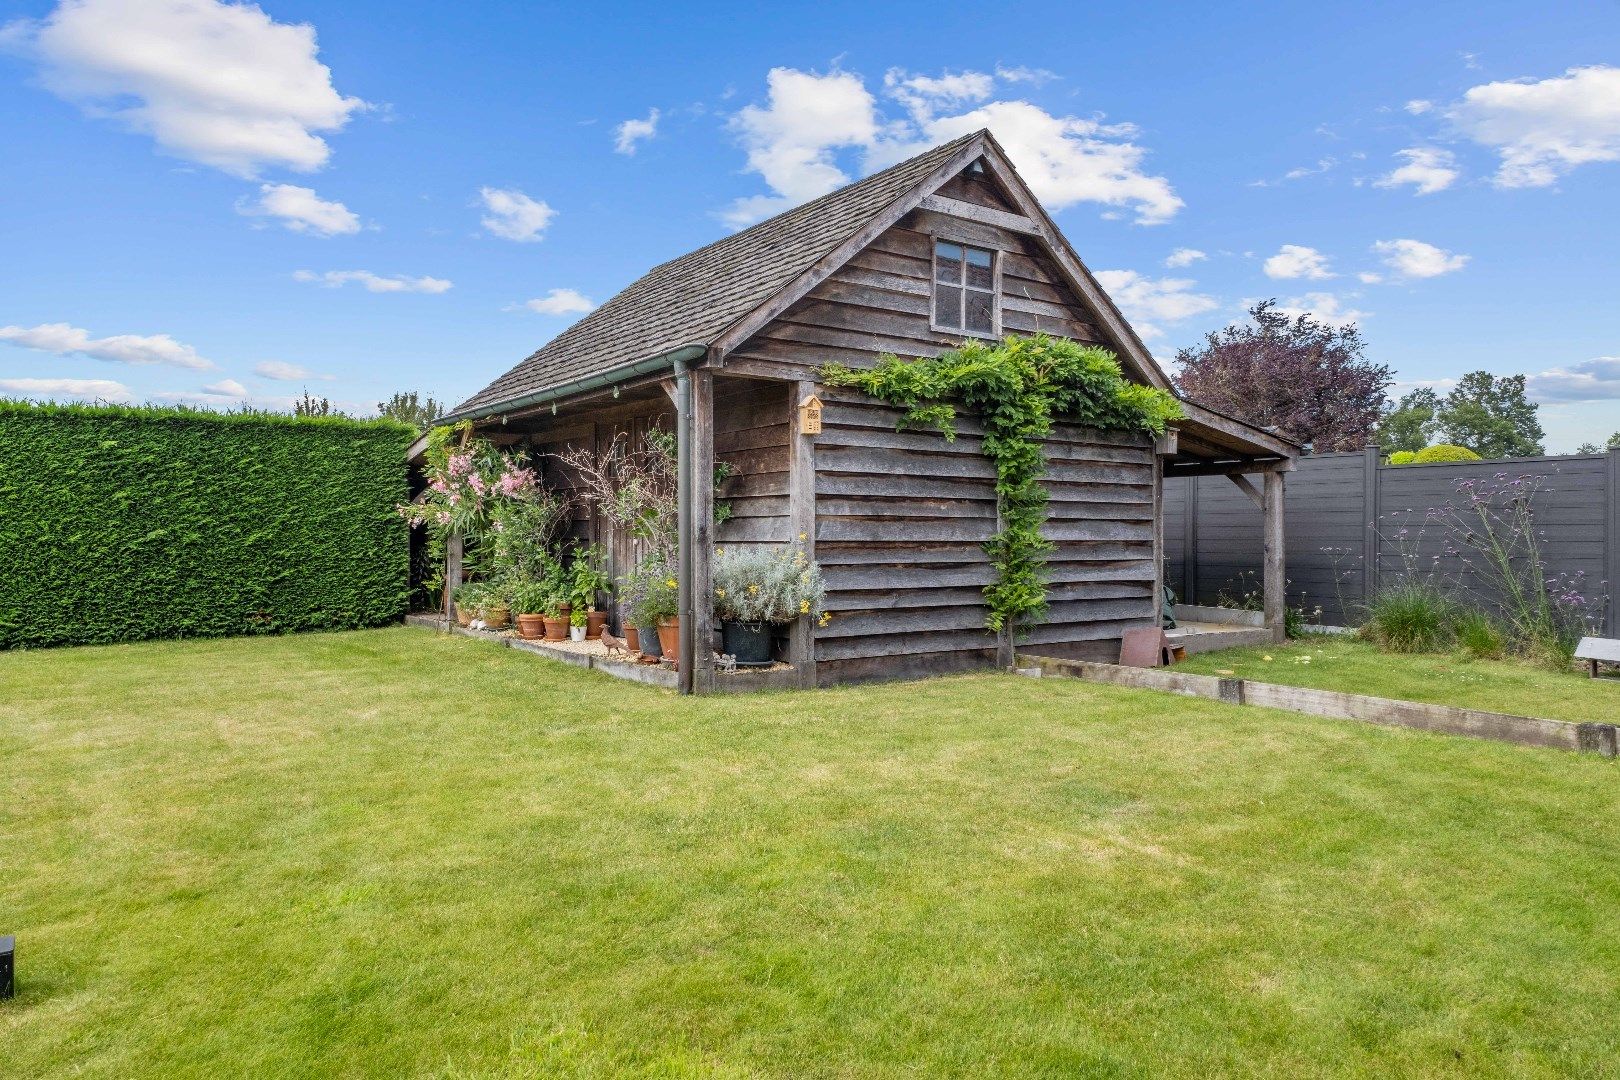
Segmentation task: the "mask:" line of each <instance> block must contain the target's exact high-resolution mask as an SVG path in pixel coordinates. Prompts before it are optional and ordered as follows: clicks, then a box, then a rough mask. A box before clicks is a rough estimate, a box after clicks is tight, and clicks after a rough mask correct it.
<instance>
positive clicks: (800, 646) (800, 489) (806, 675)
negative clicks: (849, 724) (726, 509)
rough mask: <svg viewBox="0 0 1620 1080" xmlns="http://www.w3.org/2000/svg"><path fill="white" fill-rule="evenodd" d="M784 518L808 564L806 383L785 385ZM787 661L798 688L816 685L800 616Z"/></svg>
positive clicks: (811, 475) (812, 632)
mask: <svg viewBox="0 0 1620 1080" xmlns="http://www.w3.org/2000/svg"><path fill="white" fill-rule="evenodd" d="M787 390H788V401H787V408H788V518H789V519H790V525H789V527H790V528H791V529H792V530H793V536H794V538H795V539H797V540H798V542H799V547H800V548H801V549H802V550H803V551H804V557H805V558H806V559H810V560H812V561H814V560H815V557H816V441H815V436H813V435H806V434H805V433H804V432H803V431H802V430H800V429H801V427H802V425H801V423H800V420H801V417H800V415H799V403H800V402H801V401H804V400H805V399H806V398H808V397H810V396H812V395H813V394H815V392H816V384H815V383H813V382H810V381H809V380H801V381H799V382H792V383H788V386H787ZM788 659H789V661H791V662H792V664H793V668H794V670H795V671H796V672H797V673H798V676H799V686H801V687H803V688H805V689H810V688H812V687H814V686H815V685H816V628H815V625H814V623H813V622H812V621H811V619H810V616H808V615H801V616H799V618H798V619H797V620H795V621H794V623H793V626H792V627H791V629H790V630H789V631H788Z"/></svg>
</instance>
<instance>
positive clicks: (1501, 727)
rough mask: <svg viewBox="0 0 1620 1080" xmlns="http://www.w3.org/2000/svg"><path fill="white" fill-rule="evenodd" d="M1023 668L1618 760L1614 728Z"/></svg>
mask: <svg viewBox="0 0 1620 1080" xmlns="http://www.w3.org/2000/svg"><path fill="white" fill-rule="evenodd" d="M1019 663H1020V664H1022V665H1028V666H1033V667H1038V668H1039V669H1040V671H1041V673H1042V674H1043V675H1057V676H1062V677H1066V678H1074V679H1085V680H1088V681H1090V682H1102V683H1109V684H1111V685H1114V686H1128V687H1134V688H1137V689H1142V690H1159V691H1165V692H1168V693H1172V694H1183V695H1186V696H1188V697H1201V698H1209V699H1210V700H1212V701H1224V702H1227V703H1229V704H1233V705H1258V706H1262V707H1265V708H1271V709H1286V710H1289V711H1290V712H1298V713H1305V714H1307V715H1310V716H1326V717H1331V718H1333V719H1337V720H1360V721H1362V722H1363V723H1369V724H1381V725H1384V726H1387V727H1405V728H1413V729H1415V730H1418V731H1432V732H1438V733H1440V734H1445V735H1467V736H1471V737H1473V738H1476V739H1495V740H1497V741H1498V742H1510V743H1518V744H1519V745H1521V746H1543V747H1549V748H1552V749H1556V750H1576V751H1584V752H1587V753H1595V754H1599V755H1601V756H1603V757H1607V758H1612V757H1615V756H1616V755H1617V753H1620V728H1617V726H1616V725H1614V724H1598V723H1584V724H1580V723H1571V722H1569V721H1565V720H1543V719H1540V718H1538V717H1534V716H1516V715H1514V714H1512V713H1498V712H1486V711H1484V710H1481V709H1464V708H1459V707H1457V706H1455V705H1432V704H1429V703H1427V702H1421V701H1400V700H1397V699H1394V698H1381V697H1372V696H1369V695H1366V694H1346V693H1343V692H1341V691H1338V690H1316V689H1312V688H1310V687H1304V686H1283V685H1279V684H1277V683H1265V682H1256V681H1254V680H1252V679H1233V678H1221V677H1218V676H1215V675H1191V674H1187V673H1184V672H1179V671H1165V670H1161V669H1158V668H1133V667H1121V666H1120V665H1118V664H1103V663H1096V662H1094V661H1088V660H1060V659H1057V658H1054V657H1047V656H1028V655H1020V657H1019Z"/></svg>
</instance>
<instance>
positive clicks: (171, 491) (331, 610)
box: [0, 401, 414, 648]
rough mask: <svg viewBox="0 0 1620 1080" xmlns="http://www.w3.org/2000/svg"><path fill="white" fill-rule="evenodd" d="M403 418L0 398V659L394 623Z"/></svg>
mask: <svg viewBox="0 0 1620 1080" xmlns="http://www.w3.org/2000/svg"><path fill="white" fill-rule="evenodd" d="M413 438H414V432H412V431H411V430H410V429H409V428H407V427H405V426H404V425H402V424H397V423H394V422H392V421H380V420H349V419H342V418H336V417H322V418H304V417H291V416H276V415H266V414H253V413H243V414H220V413H211V412H203V411H197V410H189V409H176V408H160V407H152V406H137V407H121V406H89V405H39V404H32V403H27V402H18V401H0V648H17V647H20V646H39V645H69V644H88V643H95V642H112V641H136V640H140V639H143V638H166V637H222V636H226V635H231V634H275V633H284V632H287V631H293V630H330V629H340V628H351V627H362V626H376V625H379V624H382V623H386V622H391V621H394V620H397V619H399V618H400V617H401V616H403V615H404V613H405V606H406V598H407V594H408V592H409V580H408V574H409V559H410V537H409V533H408V530H407V528H406V525H405V523H404V522H403V521H402V520H401V519H400V517H399V515H398V513H397V512H396V511H395V506H396V504H398V503H399V502H401V501H402V500H404V499H405V498H406V484H407V480H406V468H405V450H406V448H407V447H408V446H409V445H410V443H411V441H412V439H413Z"/></svg>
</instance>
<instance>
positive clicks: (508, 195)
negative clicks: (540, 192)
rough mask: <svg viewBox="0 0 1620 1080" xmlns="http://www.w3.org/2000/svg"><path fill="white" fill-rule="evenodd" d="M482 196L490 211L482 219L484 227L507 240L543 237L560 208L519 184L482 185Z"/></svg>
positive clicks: (479, 193)
mask: <svg viewBox="0 0 1620 1080" xmlns="http://www.w3.org/2000/svg"><path fill="white" fill-rule="evenodd" d="M478 197H479V199H480V200H482V202H483V204H484V209H485V210H486V211H488V216H486V217H484V218H483V219H482V221H483V226H484V228H486V229H488V230H489V231H490V232H491V233H493V234H494V235H496V236H499V237H500V238H501V239H503V240H516V241H518V242H519V243H526V242H529V241H534V240H540V239H542V238H543V237H544V235H545V231H546V226H547V225H549V224H551V219H552V218H554V217H556V216H557V211H555V210H553V209H552V208H551V207H549V206H547V205H546V204H545V203H543V202H540V201H538V200H536V199H531V198H529V196H527V195H525V194H523V192H521V191H518V190H517V189H516V188H490V187H486V188H480V189H479V190H478Z"/></svg>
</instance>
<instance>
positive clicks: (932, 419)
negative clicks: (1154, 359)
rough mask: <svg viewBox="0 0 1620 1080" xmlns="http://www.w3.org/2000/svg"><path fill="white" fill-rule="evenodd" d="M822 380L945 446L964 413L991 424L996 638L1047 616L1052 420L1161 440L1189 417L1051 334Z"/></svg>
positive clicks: (842, 371)
mask: <svg viewBox="0 0 1620 1080" xmlns="http://www.w3.org/2000/svg"><path fill="white" fill-rule="evenodd" d="M822 378H824V379H826V381H827V382H828V383H830V384H832V385H834V386H849V387H854V388H856V389H859V390H863V391H865V392H866V393H868V394H871V395H872V396H873V397H878V398H882V399H883V400H884V401H887V402H889V403H890V404H892V405H897V406H899V407H901V408H903V409H905V410H906V415H905V416H904V417H903V418H902V420H901V424H902V426H904V425H906V424H929V425H933V426H935V427H937V428H939V430H940V431H941V432H942V433H943V434H944V435H945V437H946V438H947V439H954V438H955V435H956V430H955V421H956V414H957V408H958V407H962V408H966V409H967V410H968V411H969V413H970V414H972V415H974V416H976V417H978V418H979V419H980V420H981V422H982V423H983V424H984V432H985V435H984V454H985V456H986V457H988V458H989V459H990V461H991V462H992V463H993V464H994V465H995V467H996V497H997V499H998V500H999V510H1000V517H1001V530H1000V531H999V532H998V533H997V534H996V535H995V537H994V538H993V539H992V540H991V541H990V542H989V543H988V544H987V545H986V546H985V547H986V551H987V553H988V554H989V556H990V561H991V562H992V563H993V564H994V566H995V568H996V581H995V582H993V583H992V584H990V585H988V586H986V587H985V590H984V597H985V604H986V606H987V607H988V609H989V614H988V616H987V618H986V620H985V623H986V625H987V626H988V627H989V628H990V629H991V630H995V631H1000V630H1002V629H1011V630H1013V631H1015V632H1016V631H1018V630H1020V629H1022V628H1026V627H1028V626H1030V625H1033V624H1034V623H1037V622H1039V621H1040V619H1041V618H1042V617H1043V616H1044V615H1045V613H1046V584H1045V574H1044V568H1045V565H1046V554H1047V552H1048V551H1050V550H1051V546H1052V545H1051V544H1050V543H1049V542H1048V541H1047V540H1046V539H1045V537H1043V536H1042V535H1041V526H1042V525H1044V524H1045V522H1046V488H1045V486H1044V485H1043V484H1042V483H1041V478H1042V477H1043V476H1045V475H1046V453H1045V451H1044V450H1043V449H1042V443H1043V441H1044V440H1045V439H1046V438H1047V437H1048V436H1049V435H1051V434H1052V424H1053V422H1054V421H1059V420H1061V421H1065V422H1067V423H1071V424H1080V425H1084V426H1086V427H1095V428H1104V429H1113V430H1120V431H1132V432H1140V433H1143V434H1148V435H1162V434H1164V431H1165V427H1166V425H1167V424H1168V423H1169V422H1170V421H1172V420H1178V419H1180V418H1181V417H1182V415H1183V414H1182V411H1181V404H1180V402H1178V401H1177V400H1176V399H1175V398H1174V397H1172V396H1171V395H1170V394H1167V393H1165V392H1164V391H1163V390H1158V389H1155V388H1153V387H1150V386H1140V385H1138V384H1136V383H1131V382H1127V381H1126V379H1125V377H1124V375H1123V374H1121V372H1120V367H1119V361H1117V360H1116V359H1115V358H1114V354H1113V353H1111V352H1109V351H1108V350H1107V349H1101V348H1098V347H1096V346H1093V345H1080V344H1077V343H1075V342H1073V341H1069V340H1067V339H1064V338H1051V337H1047V336H1046V335H1044V334H1037V335H1035V336H1033V337H1017V336H1009V337H1007V338H1005V339H1004V340H1002V341H999V342H993V343H992V342H982V341H970V342H966V343H964V344H963V345H962V346H961V347H960V348H957V349H954V350H952V351H950V352H948V353H945V354H943V355H941V356H937V357H934V358H933V359H924V360H913V361H906V360H901V359H899V358H898V357H894V356H886V357H884V358H883V360H882V362H881V363H879V364H878V366H877V367H875V368H872V369H870V370H866V371H856V370H853V369H851V368H848V367H845V366H844V365H842V364H828V365H826V366H825V367H824V368H822Z"/></svg>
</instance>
